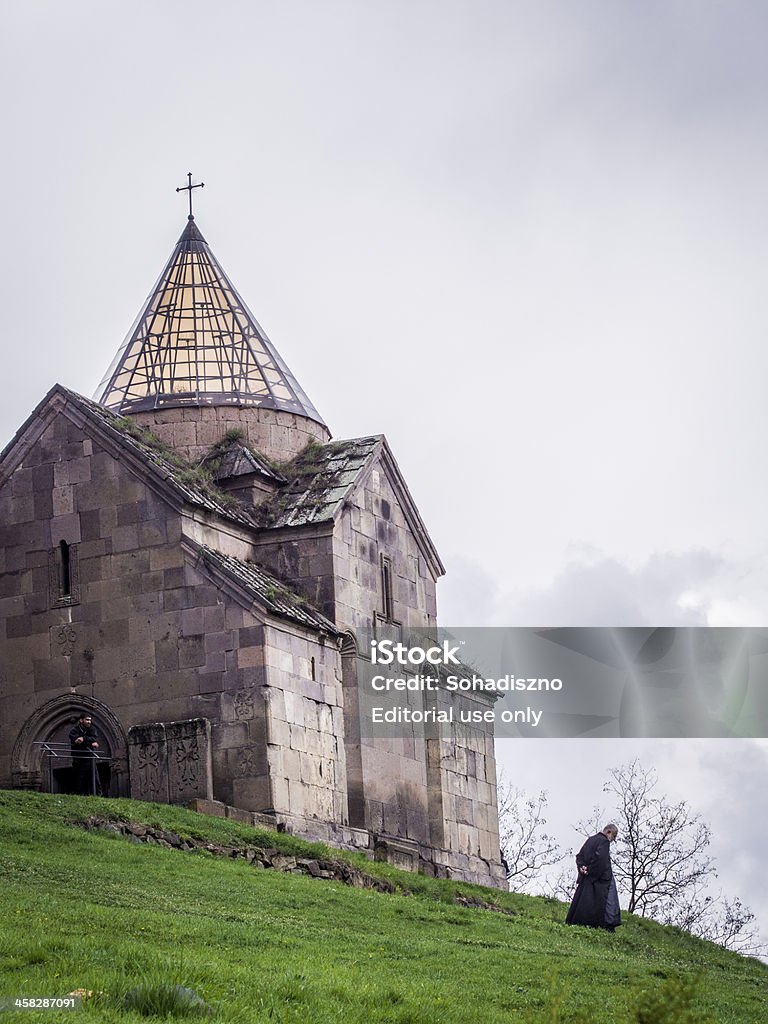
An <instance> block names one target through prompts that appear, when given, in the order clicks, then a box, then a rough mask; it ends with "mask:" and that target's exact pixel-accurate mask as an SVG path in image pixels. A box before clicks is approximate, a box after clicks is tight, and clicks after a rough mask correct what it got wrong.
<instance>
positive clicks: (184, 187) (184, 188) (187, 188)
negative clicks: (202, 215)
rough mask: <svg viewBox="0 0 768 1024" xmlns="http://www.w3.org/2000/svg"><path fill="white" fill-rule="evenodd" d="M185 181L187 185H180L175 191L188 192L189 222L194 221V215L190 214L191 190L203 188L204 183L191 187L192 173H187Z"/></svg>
mask: <svg viewBox="0 0 768 1024" xmlns="http://www.w3.org/2000/svg"><path fill="white" fill-rule="evenodd" d="M187 179H188V181H189V184H187V185H182V186H181V187H180V188H177V189H176V191H177V192H189V219H190V220H194V219H195V215H194V214H193V213H192V189H193V188H205V182H204V181H200V182H198V183H197V185H193V184H192V171H189V173H188V174H187Z"/></svg>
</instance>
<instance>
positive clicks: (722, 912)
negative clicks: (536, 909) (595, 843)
mask: <svg viewBox="0 0 768 1024" xmlns="http://www.w3.org/2000/svg"><path fill="white" fill-rule="evenodd" d="M657 784H658V779H657V776H656V773H655V771H654V770H653V769H652V768H651V769H648V768H644V767H643V766H642V765H641V764H640V762H639V761H638V760H637V759H635V760H634V761H630V762H629V763H627V764H625V765H621V766H620V767H618V768H614V769H612V770H611V772H610V778H609V780H608V782H606V784H605V785H604V786H603V792H605V793H608V794H610V795H611V796H612V797H614V798H615V801H616V807H615V809H614V811H612V812H611V815H610V816H613V817H614V818H615V820H616V822H617V824H618V826H619V839H618V841H617V843H616V844H615V847H614V849H613V851H612V855H611V859H612V862H613V871H614V875H615V876H616V882H617V885H618V887H619V890H620V891H621V892H623V893H626V894H627V895H628V897H629V904H628V907H627V909H628V910H629V911H630V912H632V913H635V914H640V915H641V916H643V917H652V918H654V919H655V920H657V921H660V922H662V924H674V925H677V926H678V927H680V928H683V929H685V931H688V932H691V933H692V934H693V935H698V936H699V937H700V938H703V939H709V940H710V941H711V942H716V943H718V944H719V945H721V946H724V947H725V948H726V949H733V950H736V951H737V952H740V953H745V954H750V955H760V954H761V953H762V952H764V951H765V944H764V943H762V942H761V940H760V937H759V935H758V933H757V929H756V927H755V926H754V923H753V922H754V918H755V915H754V914H753V913H752V911H751V910H750V909H749V907H747V906H745V905H744V904H743V903H742V902H741V900H740V899H738V898H736V899H732V900H729V899H727V898H726V897H724V896H723V894H722V892H720V893H717V894H714V895H713V893H712V888H711V883H712V881H713V880H714V879H715V878H716V877H717V872H716V870H715V864H714V861H713V859H712V857H711V856H710V855H709V853H708V848H709V845H710V842H711V838H712V831H711V829H710V827H709V826H708V825H706V824H705V823H704V822H702V821H701V819H700V816H699V815H698V814H694V813H693V812H691V810H690V809H689V808H688V805H687V804H686V802H685V801H680V802H679V803H676V804H672V803H669V802H668V801H667V800H665V799H664V797H661V796H658V795H657V794H656V792H655V790H656V786H657ZM603 818H606V816H605V815H601V814H600V812H599V811H597V810H595V812H594V815H593V819H592V820H591V821H590V822H589V823H584V824H582V825H580V826H578V827H579V829H580V830H581V831H583V832H585V833H586V834H590V832H594V831H596V828H599V827H600V826H599V825H597V826H596V825H595V823H596V822H597V821H600V820H602V819H603ZM606 820H607V819H606ZM603 824H604V821H603Z"/></svg>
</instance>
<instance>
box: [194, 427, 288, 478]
mask: <svg viewBox="0 0 768 1024" xmlns="http://www.w3.org/2000/svg"><path fill="white" fill-rule="evenodd" d="M200 465H201V466H202V467H203V468H204V469H207V470H209V472H210V473H211V476H212V477H213V479H214V480H231V479H233V478H234V477H240V476H253V475H256V476H259V477H262V478H263V479H265V480H267V481H269V482H270V483H272V484H273V485H275V486H277V485H279V484H284V483H285V477H284V476H283V475H282V474H281V473H280V472H278V470H277V469H276V468H275V466H274V465H273V464H272V463H271V462H270V461H269V459H267V458H265V457H264V456H263V455H262V454H261V453H260V452H257V451H254V449H253V448H249V447H248V445H247V444H246V443H245V441H243V440H242V439H241V438H239V437H233V438H230V437H225V438H224V440H223V441H220V442H219V443H218V444H215V445H214V446H213V448H211V450H210V451H209V452H208V454H207V455H206V456H205V458H204V459H202V461H201V462H200Z"/></svg>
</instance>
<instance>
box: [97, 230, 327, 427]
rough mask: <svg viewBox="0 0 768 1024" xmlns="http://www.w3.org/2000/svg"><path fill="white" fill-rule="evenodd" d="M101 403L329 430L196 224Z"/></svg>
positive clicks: (100, 394)
mask: <svg viewBox="0 0 768 1024" xmlns="http://www.w3.org/2000/svg"><path fill="white" fill-rule="evenodd" d="M94 397H95V399H96V401H97V402H99V403H101V404H102V405H104V406H106V407H107V408H108V409H114V410H116V411H118V412H121V413H124V414H128V413H131V412H140V411H142V410H145V409H157V408H162V407H164V406H183V405H253V406H261V407H263V408H267V409H281V410H284V411H285V412H293V413H297V414H298V415H300V416H306V417H308V418H309V419H311V420H315V421H316V422H318V423H323V420H322V419H321V417H320V415H319V413H318V412H317V410H316V409H315V407H314V406H313V405H312V403H311V402H310V400H309V398H308V397H307V396H306V394H305V393H304V391H303V390H302V389H301V387H300V386H299V383H298V381H297V380H296V378H295V377H294V376H293V374H292V373H291V371H290V370H289V369H288V367H287V366H286V365H285V363H284V362H283V360H282V359H281V358H280V356H279V355H278V353H277V351H276V350H275V348H274V346H273V345H272V343H271V342H270V340H269V338H268V337H267V335H266V334H265V333H264V331H263V330H262V328H261V327H260V326H259V324H258V323H257V321H256V320H255V318H254V317H253V315H252V314H251V312H250V311H249V309H248V307H247V306H246V305H245V303H244V302H243V300H242V299H241V298H240V296H239V295H238V293H237V291H236V290H235V288H234V286H233V285H232V283H231V281H230V280H229V278H228V277H227V275H226V274H225V273H224V271H223V270H222V268H221V266H220V264H219V262H218V260H217V259H216V257H215V256H214V255H213V253H212V252H211V250H210V248H209V246H208V243H207V242H206V241H205V239H204V238H203V236H202V234H201V233H200V231H199V230H198V228H197V225H196V224H195V222H194V219H193V218H191V217H190V219H189V221H188V223H187V226H186V228H185V229H184V232H183V233H182V235H181V238H180V239H179V241H178V242H177V243H176V248H175V249H174V250H173V253H172V254H171V258H170V259H169V260H168V263H167V264H166V265H165V268H164V269H163V272H162V274H161V275H160V278H159V280H158V282H157V284H156V285H155V287H154V288H153V290H152V292H151V294H150V296H149V298H148V299H147V301H146V302H145V304H144V306H143V308H142V310H141V312H140V313H139V315H138V317H137V319H136V322H135V323H134V325H133V327H132V328H131V330H130V332H129V334H128V337H127V338H126V339H125V342H124V343H123V345H122V346H121V348H120V350H119V351H118V353H117V356H116V357H115V359H114V361H113V363H112V365H111V366H110V368H109V371H108V372H107V375H106V376H105V378H104V380H103V381H102V382H101V384H100V385H99V388H98V391H97V392H96V395H95V396H94Z"/></svg>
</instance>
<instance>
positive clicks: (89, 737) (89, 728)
mask: <svg viewBox="0 0 768 1024" xmlns="http://www.w3.org/2000/svg"><path fill="white" fill-rule="evenodd" d="M69 749H70V752H71V754H72V782H73V788H74V790H75V792H76V793H81V794H83V795H85V796H92V795H94V793H98V792H99V788H100V787H99V775H98V772H97V771H96V770H95V766H94V760H95V758H97V757H98V753H97V752H98V749H99V737H98V733H97V732H96V729H95V728H94V725H93V719H92V718H91V716H90V715H89V714H88V712H87V711H83V713H82V714H81V715H80V718H79V719H78V722H77V725H76V726H75V727H74V728H73V729H70V730H69ZM94 779H95V787H94Z"/></svg>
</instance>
